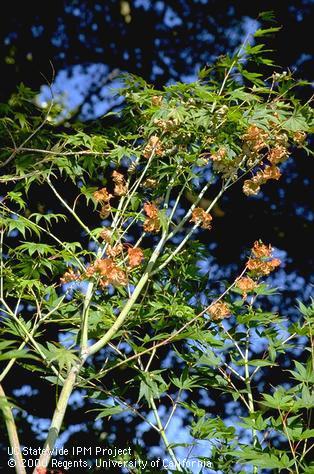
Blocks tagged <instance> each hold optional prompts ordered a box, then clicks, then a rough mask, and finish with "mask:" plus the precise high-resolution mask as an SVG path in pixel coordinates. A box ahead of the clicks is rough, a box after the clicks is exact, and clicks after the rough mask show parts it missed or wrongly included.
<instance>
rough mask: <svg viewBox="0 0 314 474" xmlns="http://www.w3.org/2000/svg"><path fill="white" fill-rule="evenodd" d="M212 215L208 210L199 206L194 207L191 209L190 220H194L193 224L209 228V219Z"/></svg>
mask: <svg viewBox="0 0 314 474" xmlns="http://www.w3.org/2000/svg"><path fill="white" fill-rule="evenodd" d="M212 219H213V218H212V216H211V215H210V214H209V212H206V211H204V209H202V208H201V207H196V208H195V209H194V210H193V211H192V217H191V220H190V222H194V224H198V225H201V227H202V229H208V230H209V229H211V221H212Z"/></svg>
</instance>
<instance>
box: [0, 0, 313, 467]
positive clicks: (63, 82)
mask: <svg viewBox="0 0 314 474" xmlns="http://www.w3.org/2000/svg"><path fill="white" fill-rule="evenodd" d="M312 3H313V2H311V1H309V0H294V1H287V0H277V1H276V2H274V0H272V1H266V0H262V1H250V2H244V1H236V2H235V1H226V0H217V1H207V2H206V1H196V0H195V1H186V0H176V1H172V0H169V1H167V2H164V1H155V2H151V1H149V0H138V1H134V2H127V1H122V2H119V1H110V0H108V1H102V2H94V1H83V0H78V1H60V0H54V1H51V2H43V1H30V0H29V1H27V2H20V1H16V0H11V1H10V2H5V4H4V5H3V8H2V12H1V19H0V24H1V32H0V34H1V37H0V48H1V58H0V60H1V75H0V96H1V100H2V101H5V100H6V99H7V98H8V97H9V96H10V94H11V93H12V92H14V91H15V89H16V86H17V85H18V84H19V83H20V82H23V83H24V84H26V85H27V86H29V87H31V88H33V89H36V90H40V88H41V94H42V97H43V98H45V97H46V96H45V93H46V89H45V88H43V87H42V86H44V85H45V84H46V83H47V81H51V80H52V79H53V77H54V76H53V70H54V74H55V79H56V80H55V86H54V87H55V92H56V93H58V94H60V97H61V99H60V100H61V102H62V97H63V96H64V95H65V96H66V97H68V99H67V100H66V101H65V102H64V103H65V104H66V105H67V107H68V108H69V111H70V118H69V120H72V121H74V120H76V119H78V118H79V119H82V120H93V119H97V117H98V116H101V114H102V113H103V112H105V111H106V110H108V109H110V108H112V107H114V106H115V105H116V102H115V101H112V99H111V101H109V102H108V100H107V96H108V88H107V87H106V86H110V84H111V79H112V77H113V76H114V75H115V71H116V70H118V71H128V72H131V73H135V74H138V75H140V76H143V77H144V78H145V79H146V80H147V81H150V82H153V83H154V84H155V85H156V87H162V85H164V84H166V83H169V81H177V80H182V81H189V80H192V79H194V78H195V75H196V73H197V71H198V70H199V69H200V68H201V67H202V66H204V65H205V64H208V63H211V62H213V60H214V59H215V57H217V56H219V55H221V54H224V53H226V52H233V51H234V49H235V48H236V46H238V45H239V44H240V42H241V40H243V39H244V38H245V37H246V34H247V33H248V32H249V31H252V30H254V29H256V28H257V27H258V26H259V23H258V14H259V12H261V11H265V10H274V13H275V17H276V19H277V22H278V24H279V25H282V29H281V30H280V32H279V33H278V34H276V36H275V37H272V38H270V39H267V45H268V46H269V47H271V48H272V49H274V52H273V53H272V57H273V58H274V61H275V63H276V64H278V65H280V66H281V67H282V68H283V70H284V69H287V68H290V69H292V70H293V71H295V75H296V76H298V77H302V78H306V79H311V53H312V50H311V41H310V39H311V37H312V29H313V17H312V16H311V12H312V8H311V7H312ZM269 73H270V74H271V73H272V70H269ZM283 171H284V172H283V177H282V178H281V180H280V181H279V184H278V183H275V184H267V185H266V186H265V187H264V189H263V193H262V194H260V195H259V196H258V197H256V198H250V199H249V198H247V197H245V196H244V195H243V194H242V192H241V188H240V185H239V186H235V187H234V189H232V190H231V193H229V194H228V196H227V197H226V198H224V200H223V201H222V203H221V204H220V209H219V212H218V213H217V215H216V216H215V226H214V229H213V232H212V233H211V234H210V238H211V241H210V242H207V241H206V240H205V237H204V236H203V235H202V234H200V235H199V238H200V240H203V242H204V243H205V244H206V245H208V248H210V249H211V250H210V259H211V260H210V261H211V262H212V264H213V265H214V264H215V265H217V268H220V269H221V270H220V274H221V275H223V274H225V275H228V273H230V271H232V268H233V266H234V265H239V262H240V258H241V256H243V252H244V249H246V248H250V247H251V245H252V243H253V242H254V240H256V239H258V238H261V239H262V240H264V241H265V242H266V243H268V242H270V243H272V245H273V246H274V247H275V248H276V251H277V254H278V256H279V257H280V258H281V259H282V261H283V265H282V267H281V269H280V270H279V271H278V272H277V273H276V274H275V275H274V277H273V280H274V281H273V283H274V284H276V285H277V286H278V287H279V288H280V289H281V290H282V296H281V297H280V299H279V298H278V297H274V298H273V299H272V300H271V302H272V304H273V308H274V309H275V310H277V311H278V310H279V311H280V312H281V313H282V314H285V315H287V316H288V317H290V318H292V319H297V318H298V313H297V311H296V309H295V305H296V298H299V299H300V300H302V301H304V302H307V301H308V300H309V297H310V294H311V291H312V288H313V282H314V280H313V279H312V277H311V269H312V268H313V265H312V264H313V251H312V247H313V220H314V213H313V210H312V209H311V204H312V202H313V201H314V199H313V198H314V196H313V186H312V184H313V183H312V174H313V164H312V158H310V157H307V156H306V155H305V154H304V153H300V152H298V151H296V152H295V153H294V154H293V156H292V157H291V158H290V160H289V161H288V162H287V163H286V164H285V165H284V166H283ZM213 244H214V245H213ZM213 262H214V263H213ZM210 278H213V276H211V277H210ZM166 355H167V351H166V350H165V353H164V354H163V356H165V357H166ZM161 356H162V354H161ZM127 376H128V375H127V374H123V375H121V377H122V378H123V377H126V378H127ZM17 377H18V378H17ZM26 377H28V375H27V373H26V372H25V371H23V369H18V368H17V369H16V372H15V374H14V375H13V372H12V373H11V377H10V378H9V379H8V380H6V381H5V388H6V390H7V392H8V393H9V394H10V393H11V394H12V395H13V396H14V397H15V398H17V400H18V404H19V406H21V407H22V408H24V409H25V412H23V413H22V414H20V415H19V418H21V419H20V426H21V427H22V434H21V440H22V442H23V444H25V445H36V444H37V443H38V441H37V442H36V441H35V437H36V436H37V435H39V436H40V434H41V432H42V430H43V427H45V428H47V426H48V421H49V420H48V419H49V417H50V416H51V411H52V406H53V405H54V398H55V393H54V391H53V390H51V387H49V386H48V385H47V384H45V383H41V382H40V381H39V382H36V385H33V386H32V387H30V385H29V382H28V381H27V380H26ZM35 378H36V377H33V380H35ZM25 387H26V388H25ZM16 389H19V390H18V391H16ZM194 396H197V392H195V394H194ZM213 397H215V395H213ZM43 400H45V403H43ZM214 403H215V404H214V406H213V408H212V412H213V413H215V411H216V412H217V413H220V414H221V410H222V406H221V405H222V404H221V402H220V404H219V401H218V395H217V398H216V399H214ZM86 404H87V405H88V402H87V403H85V407H84V409H83V402H82V399H81V397H80V396H79V395H78V397H77V403H76V404H75V403H72V405H71V407H70V409H69V412H68V414H67V416H66V424H67V425H70V426H71V427H72V428H73V432H75V431H76V433H74V434H72V435H70V433H69V432H68V434H69V436H70V437H71V440H72V441H73V442H76V443H77V444H79V445H84V443H85V444H86V445H91V444H93V443H96V444H97V443H98V442H99V439H100V436H104V435H105V437H106V439H107V440H108V441H109V442H110V441H112V442H113V444H116V445H119V446H123V445H124V444H126V443H127V442H128V441H129V440H130V437H132V436H133V434H134V433H135V427H136V425H137V421H136V420H134V419H128V420H127V423H126V420H125V418H123V417H120V418H114V420H111V422H110V424H107V425H106V426H104V425H102V423H98V425H94V422H93V417H92V416H91V415H90V414H87V415H86V414H85V409H86ZM224 415H225V416H228V413H224ZM229 415H230V413H229ZM115 436H117V438H115ZM2 439H3V445H6V440H5V437H4V436H3V437H2ZM143 441H144V442H145V444H146V448H145V450H147V451H149V448H150V446H154V445H156V444H158V440H157V438H154V436H153V433H152V432H151V431H148V432H147V433H146V434H145V435H144V436H143ZM2 463H3V464H2ZM5 464H6V455H5V456H1V460H0V467H2V468H3V469H4V471H5V467H4V466H5Z"/></svg>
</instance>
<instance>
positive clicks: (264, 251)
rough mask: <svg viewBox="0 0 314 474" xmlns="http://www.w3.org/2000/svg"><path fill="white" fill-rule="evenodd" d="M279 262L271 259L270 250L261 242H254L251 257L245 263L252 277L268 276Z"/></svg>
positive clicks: (269, 247)
mask: <svg viewBox="0 0 314 474" xmlns="http://www.w3.org/2000/svg"><path fill="white" fill-rule="evenodd" d="M280 263H281V262H280V260H279V259H278V258H273V257H272V248H271V246H270V245H268V246H267V245H265V244H263V243H262V242H258V241H256V242H254V246H253V249H252V256H251V257H250V258H249V260H248V261H247V264H246V266H247V268H248V270H249V271H250V272H252V275H253V276H254V277H260V276H265V275H269V274H270V273H271V272H272V271H274V270H275V269H276V268H277V267H278V266H279V265H280Z"/></svg>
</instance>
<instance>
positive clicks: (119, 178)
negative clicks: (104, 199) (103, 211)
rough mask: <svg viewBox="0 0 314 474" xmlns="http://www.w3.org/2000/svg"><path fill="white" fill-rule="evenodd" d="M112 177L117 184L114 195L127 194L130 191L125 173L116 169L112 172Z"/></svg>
mask: <svg viewBox="0 0 314 474" xmlns="http://www.w3.org/2000/svg"><path fill="white" fill-rule="evenodd" d="M112 179H113V182H114V184H115V186H114V191H113V192H114V195H115V196H125V195H126V194H127V193H128V185H127V183H126V182H125V179H124V176H123V174H122V173H119V172H118V171H116V170H114V171H113V173H112Z"/></svg>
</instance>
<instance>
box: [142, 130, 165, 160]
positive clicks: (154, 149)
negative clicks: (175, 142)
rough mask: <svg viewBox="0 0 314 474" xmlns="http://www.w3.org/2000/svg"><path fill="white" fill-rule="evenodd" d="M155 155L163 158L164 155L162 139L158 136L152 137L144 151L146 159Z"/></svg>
mask: <svg viewBox="0 0 314 474" xmlns="http://www.w3.org/2000/svg"><path fill="white" fill-rule="evenodd" d="M153 153H155V155H157V156H162V155H163V153H164V149H163V146H162V143H161V141H160V138H159V137H157V136H156V135H152V136H151V137H150V139H149V140H148V143H147V145H146V146H145V148H144V151H143V156H144V158H147V159H148V158H150V157H151V155H152V154H153Z"/></svg>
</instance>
